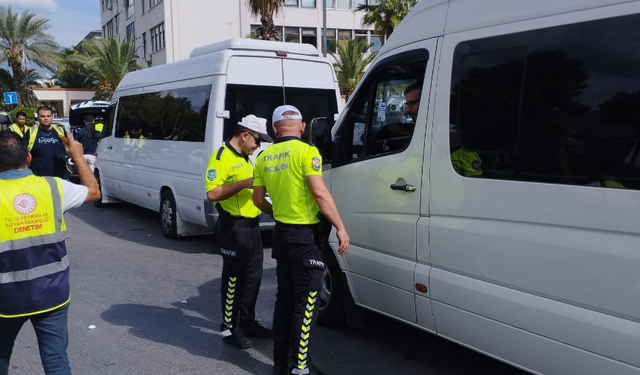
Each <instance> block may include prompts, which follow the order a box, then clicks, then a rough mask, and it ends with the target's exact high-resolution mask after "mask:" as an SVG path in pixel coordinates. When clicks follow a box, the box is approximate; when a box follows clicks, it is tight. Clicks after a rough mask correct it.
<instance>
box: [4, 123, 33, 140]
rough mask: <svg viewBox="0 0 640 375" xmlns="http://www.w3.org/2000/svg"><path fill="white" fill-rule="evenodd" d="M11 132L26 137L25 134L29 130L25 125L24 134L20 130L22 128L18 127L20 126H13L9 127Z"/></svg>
mask: <svg viewBox="0 0 640 375" xmlns="http://www.w3.org/2000/svg"><path fill="white" fill-rule="evenodd" d="M9 130H11V131H12V132H14V133H18V134H19V135H20V136H21V137H24V135H25V133H26V132H28V131H29V128H28V127H27V126H26V125H25V127H24V132H23V131H22V130H20V127H19V126H18V124H13V125H10V126H9Z"/></svg>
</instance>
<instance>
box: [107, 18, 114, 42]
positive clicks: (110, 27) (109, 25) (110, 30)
mask: <svg viewBox="0 0 640 375" xmlns="http://www.w3.org/2000/svg"><path fill="white" fill-rule="evenodd" d="M113 20H114V18H112V19H110V20H109V21H108V22H107V24H106V25H105V32H104V36H105V38H107V39H108V38H111V37H112V36H114V35H115V33H114V32H113Z"/></svg>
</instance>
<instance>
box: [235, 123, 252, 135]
mask: <svg viewBox="0 0 640 375" xmlns="http://www.w3.org/2000/svg"><path fill="white" fill-rule="evenodd" d="M248 131H249V129H247V128H245V127H244V126H242V125H236V127H235V128H233V136H234V137H235V136H238V135H240V134H242V133H244V132H248Z"/></svg>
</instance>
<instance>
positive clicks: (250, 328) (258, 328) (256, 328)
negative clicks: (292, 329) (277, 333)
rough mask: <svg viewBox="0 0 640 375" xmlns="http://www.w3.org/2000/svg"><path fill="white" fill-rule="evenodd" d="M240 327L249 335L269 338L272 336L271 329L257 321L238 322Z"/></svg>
mask: <svg viewBox="0 0 640 375" xmlns="http://www.w3.org/2000/svg"><path fill="white" fill-rule="evenodd" d="M240 328H242V331H243V332H244V333H245V335H247V336H249V337H257V338H261V339H270V338H271V337H273V330H271V329H269V328H265V327H263V326H262V324H260V323H259V322H257V321H255V320H254V321H253V322H248V323H247V322H245V323H240Z"/></svg>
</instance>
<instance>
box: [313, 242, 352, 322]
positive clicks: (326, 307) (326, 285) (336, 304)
mask: <svg viewBox="0 0 640 375" xmlns="http://www.w3.org/2000/svg"><path fill="white" fill-rule="evenodd" d="M322 257H323V259H324V266H325V267H324V274H323V276H322V289H321V290H320V311H319V313H318V324H319V325H321V326H325V327H330V326H335V325H338V324H341V323H344V322H345V321H346V320H345V318H346V316H345V310H344V298H343V295H342V293H343V292H342V287H343V286H342V279H341V272H340V266H339V265H338V261H337V260H336V257H335V255H334V253H333V251H332V250H331V247H330V246H329V244H328V243H325V245H324V246H323V249H322Z"/></svg>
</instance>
